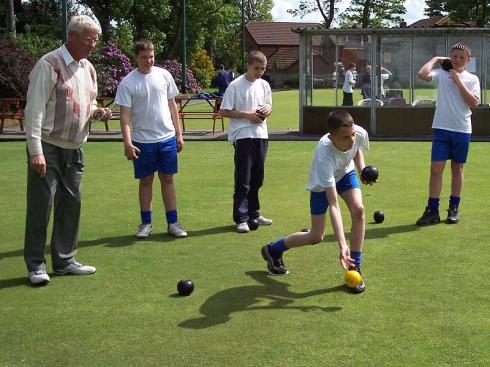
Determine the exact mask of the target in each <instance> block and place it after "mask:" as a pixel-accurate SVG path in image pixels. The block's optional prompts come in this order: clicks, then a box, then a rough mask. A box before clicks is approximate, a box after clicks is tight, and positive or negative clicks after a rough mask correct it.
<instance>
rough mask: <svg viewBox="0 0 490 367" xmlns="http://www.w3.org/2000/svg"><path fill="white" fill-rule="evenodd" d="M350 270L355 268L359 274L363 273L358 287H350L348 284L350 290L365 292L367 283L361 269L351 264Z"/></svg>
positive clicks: (357, 292)
mask: <svg viewBox="0 0 490 367" xmlns="http://www.w3.org/2000/svg"><path fill="white" fill-rule="evenodd" d="M349 270H355V271H357V272H358V273H359V274H361V281H360V282H359V284H358V285H357V287H348V286H347V285H346V287H347V289H349V291H350V292H352V293H356V294H359V293H362V292H364V291H365V290H366V283H364V277H363V276H362V273H361V269H359V268H355V267H353V266H351V267H349Z"/></svg>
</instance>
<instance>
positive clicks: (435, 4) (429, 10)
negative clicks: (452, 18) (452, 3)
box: [424, 0, 445, 18]
mask: <svg viewBox="0 0 490 367" xmlns="http://www.w3.org/2000/svg"><path fill="white" fill-rule="evenodd" d="M442 3H443V1H441V0H426V1H425V4H426V5H427V7H426V8H425V9H424V14H425V15H427V16H428V17H429V18H433V17H439V16H441V15H443V14H445V11H444V6H443V4H442Z"/></svg>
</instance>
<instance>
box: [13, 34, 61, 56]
mask: <svg viewBox="0 0 490 367" xmlns="http://www.w3.org/2000/svg"><path fill="white" fill-rule="evenodd" d="M27 29H28V30H29V28H27ZM16 41H17V42H18V43H19V44H20V45H22V47H23V48H24V49H25V50H26V51H27V52H28V53H30V54H31V55H32V56H34V58H36V59H39V58H40V57H41V56H43V55H45V54H47V53H48V52H51V51H53V50H54V49H56V48H58V47H60V46H61V44H62V42H61V39H53V38H50V37H45V36H41V35H39V34H36V33H31V32H30V31H28V32H26V33H18V34H17V38H16Z"/></svg>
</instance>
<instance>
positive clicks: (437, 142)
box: [431, 129, 471, 163]
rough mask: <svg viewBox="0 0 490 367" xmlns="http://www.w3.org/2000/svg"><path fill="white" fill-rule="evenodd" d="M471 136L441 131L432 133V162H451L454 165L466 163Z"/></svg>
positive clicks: (436, 130)
mask: <svg viewBox="0 0 490 367" xmlns="http://www.w3.org/2000/svg"><path fill="white" fill-rule="evenodd" d="M470 140H471V134H468V133H458V132H456V131H449V130H443V129H434V130H433V132H432V156H431V160H432V161H447V160H448V159H450V160H452V161H453V162H455V163H466V159H467V158H468V151H469V149H470Z"/></svg>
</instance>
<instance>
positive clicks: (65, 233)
mask: <svg viewBox="0 0 490 367" xmlns="http://www.w3.org/2000/svg"><path fill="white" fill-rule="evenodd" d="M42 147H43V154H44V159H45V160H46V175H45V176H44V177H40V176H39V174H37V173H36V172H35V171H34V170H33V169H31V167H30V166H28V168H27V211H26V228H25V240H24V259H25V262H26V265H27V269H28V270H29V271H34V270H36V269H46V265H45V256H44V251H45V248H46V236H47V229H48V228H47V227H48V223H49V217H50V213H51V207H52V206H54V219H53V231H52V235H51V259H52V265H53V268H55V269H60V268H64V267H66V266H68V265H69V264H70V263H73V262H74V261H75V260H74V256H75V253H76V249H77V241H78V227H79V223H80V209H81V203H80V184H81V180H82V175H83V169H84V164H83V151H82V149H63V148H60V147H57V146H54V145H52V144H48V143H44V142H43V143H42ZM27 156H28V159H29V154H28V155H27Z"/></svg>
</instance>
